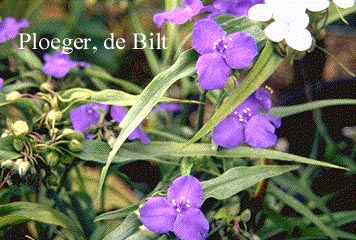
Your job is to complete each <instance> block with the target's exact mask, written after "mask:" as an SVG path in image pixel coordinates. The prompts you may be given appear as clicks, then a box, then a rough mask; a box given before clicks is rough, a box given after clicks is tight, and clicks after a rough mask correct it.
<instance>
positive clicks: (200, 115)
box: [196, 91, 207, 131]
mask: <svg viewBox="0 0 356 240" xmlns="http://www.w3.org/2000/svg"><path fill="white" fill-rule="evenodd" d="M206 93H207V91H204V92H203V93H202V94H200V98H199V102H201V103H202V104H199V107H198V122H197V127H196V131H199V130H200V129H201V128H202V126H203V123H204V110H205V99H206Z"/></svg>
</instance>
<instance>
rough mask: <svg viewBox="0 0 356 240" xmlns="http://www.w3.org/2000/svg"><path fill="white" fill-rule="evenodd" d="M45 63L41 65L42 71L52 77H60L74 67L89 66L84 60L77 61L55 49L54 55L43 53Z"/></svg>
mask: <svg viewBox="0 0 356 240" xmlns="http://www.w3.org/2000/svg"><path fill="white" fill-rule="evenodd" d="M43 59H44V61H45V64H44V65H43V68H42V70H43V72H44V73H45V74H48V75H50V76H52V77H54V78H62V77H64V76H65V75H67V74H68V72H69V71H70V70H71V69H73V68H75V67H89V66H90V65H89V64H88V63H86V62H77V61H73V60H71V59H70V58H69V55H68V54H64V53H63V52H61V51H57V52H56V53H55V54H54V55H49V54H45V55H44V57H43Z"/></svg>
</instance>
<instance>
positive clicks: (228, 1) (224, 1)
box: [202, 0, 264, 18]
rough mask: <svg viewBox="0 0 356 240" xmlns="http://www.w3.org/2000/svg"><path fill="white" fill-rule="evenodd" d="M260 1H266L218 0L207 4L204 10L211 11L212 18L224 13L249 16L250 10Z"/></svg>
mask: <svg viewBox="0 0 356 240" xmlns="http://www.w3.org/2000/svg"><path fill="white" fill-rule="evenodd" d="M259 3H264V0H216V1H214V2H213V3H212V4H210V5H207V6H205V7H204V8H203V10H202V11H207V12H210V14H209V17H211V18H213V17H216V16H219V15H222V14H230V15H233V16H234V17H237V18H238V17H242V16H247V13H248V10H249V9H250V8H251V7H252V6H253V5H256V4H259Z"/></svg>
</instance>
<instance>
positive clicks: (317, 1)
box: [306, 0, 330, 12]
mask: <svg viewBox="0 0 356 240" xmlns="http://www.w3.org/2000/svg"><path fill="white" fill-rule="evenodd" d="M329 5H330V1H329V0H310V1H307V2H306V6H307V9H308V10H309V11H312V12H320V11H323V10H325V9H327V8H328V7H329Z"/></svg>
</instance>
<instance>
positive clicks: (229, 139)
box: [211, 115, 244, 148]
mask: <svg viewBox="0 0 356 240" xmlns="http://www.w3.org/2000/svg"><path fill="white" fill-rule="evenodd" d="M243 129H244V125H243V123H242V122H240V121H239V119H238V118H237V117H235V116H231V115H229V116H227V117H226V118H225V119H224V120H222V121H221V122H220V123H219V124H218V125H217V126H216V127H215V128H214V130H213V133H212V135H211V138H212V139H213V141H214V142H215V143H216V144H217V145H219V146H221V147H224V148H234V147H237V146H238V145H240V144H242V142H243V141H244V132H243Z"/></svg>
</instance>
